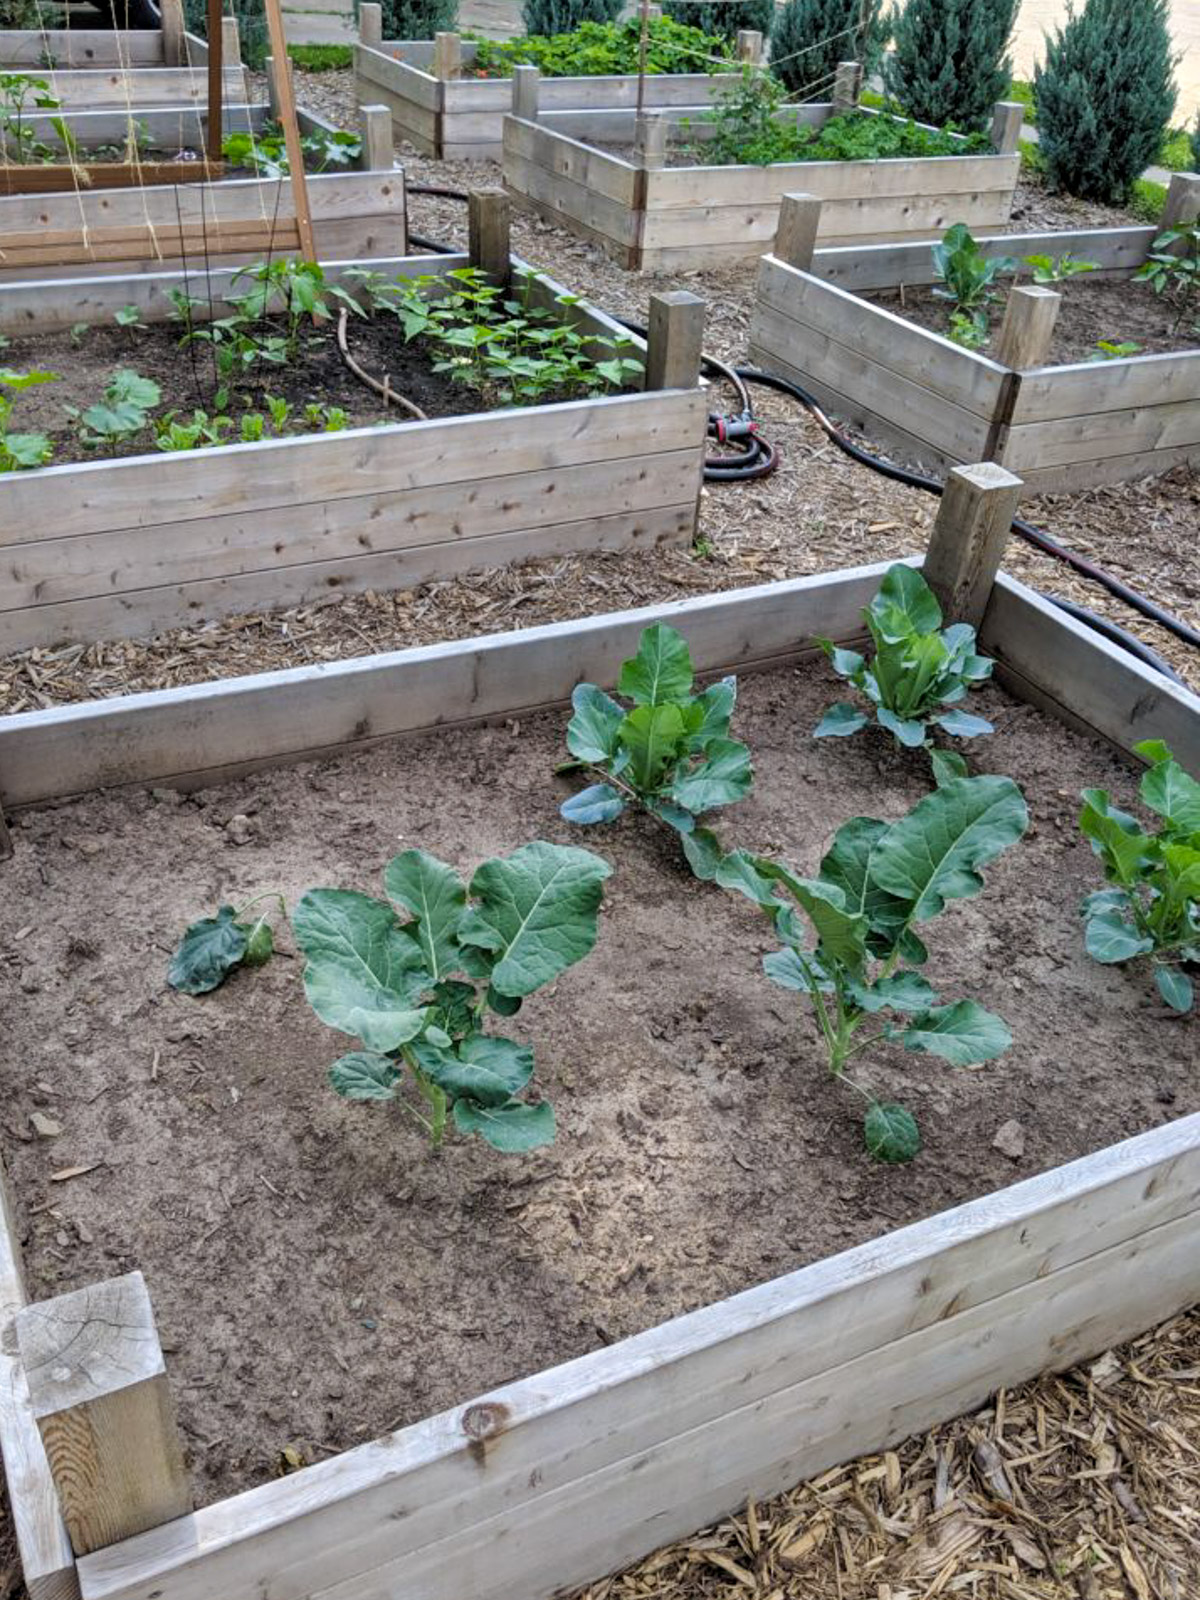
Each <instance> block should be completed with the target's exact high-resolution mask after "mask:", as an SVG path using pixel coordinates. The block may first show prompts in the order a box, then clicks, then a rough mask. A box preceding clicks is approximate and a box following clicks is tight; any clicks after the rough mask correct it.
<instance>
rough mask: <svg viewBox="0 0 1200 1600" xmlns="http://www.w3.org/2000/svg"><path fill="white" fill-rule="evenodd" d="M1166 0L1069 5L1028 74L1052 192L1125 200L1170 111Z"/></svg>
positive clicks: (1154, 152) (1153, 154)
mask: <svg viewBox="0 0 1200 1600" xmlns="http://www.w3.org/2000/svg"><path fill="white" fill-rule="evenodd" d="M1170 17H1171V12H1170V0H1087V4H1086V5H1085V6H1084V8H1083V10H1082V11H1080V12H1076V11H1074V10H1072V9H1070V8H1068V17H1067V21H1066V23H1065V25H1064V26H1063V27H1061V28H1058V29H1056V30H1055V33H1054V36H1053V37H1052V38H1047V40H1046V61H1045V65H1044V66H1039V67H1038V68H1037V69H1036V71H1035V73H1034V94H1035V96H1036V97H1037V108H1038V148H1039V149H1040V151H1041V153H1042V156H1043V159H1044V161H1045V166H1046V176H1047V178H1048V180H1049V182H1050V184H1051V185H1052V187H1054V188H1055V189H1065V190H1066V191H1067V193H1068V194H1074V195H1078V196H1079V197H1080V199H1082V200H1099V201H1104V202H1107V203H1117V204H1119V203H1120V202H1121V201H1123V200H1126V199H1127V198H1128V196H1129V192H1130V190H1131V189H1132V188H1133V183H1134V180H1135V179H1136V178H1138V177H1140V176H1141V174H1142V172H1143V170H1144V169H1145V168H1146V167H1148V166H1149V165H1150V163H1151V162H1152V161H1154V160H1155V159H1156V158H1157V156H1158V152H1159V150H1160V149H1161V147H1162V141H1163V135H1164V134H1165V133H1166V131H1167V127H1168V125H1169V123H1170V121H1171V113H1172V112H1173V111H1174V109H1175V98H1176V88H1175V71H1174V68H1175V57H1174V56H1173V55H1172V53H1171V29H1170Z"/></svg>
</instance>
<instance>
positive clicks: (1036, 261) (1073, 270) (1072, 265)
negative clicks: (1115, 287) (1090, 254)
mask: <svg viewBox="0 0 1200 1600" xmlns="http://www.w3.org/2000/svg"><path fill="white" fill-rule="evenodd" d="M1021 259H1022V260H1023V261H1024V263H1025V265H1026V266H1027V267H1032V268H1033V274H1032V276H1033V281H1034V283H1040V284H1045V285H1047V286H1048V285H1050V284H1052V283H1065V282H1066V281H1067V279H1068V278H1077V277H1078V276H1079V275H1080V273H1082V272H1096V271H1098V270H1099V267H1100V263H1099V262H1098V261H1081V260H1080V259H1079V257H1078V256H1073V255H1072V254H1071V252H1070V251H1069V250H1064V251H1063V253H1062V255H1061V256H1022V258H1021Z"/></svg>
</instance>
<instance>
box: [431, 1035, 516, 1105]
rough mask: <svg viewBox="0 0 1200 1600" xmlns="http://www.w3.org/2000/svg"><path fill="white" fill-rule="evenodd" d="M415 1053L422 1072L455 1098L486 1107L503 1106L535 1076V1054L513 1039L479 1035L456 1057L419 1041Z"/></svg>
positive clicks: (448, 1051) (472, 1038)
mask: <svg viewBox="0 0 1200 1600" xmlns="http://www.w3.org/2000/svg"><path fill="white" fill-rule="evenodd" d="M413 1053H414V1055H415V1056H416V1058H417V1060H418V1062H419V1063H420V1065H421V1068H422V1070H423V1071H424V1072H425V1073H426V1074H427V1075H428V1076H429V1077H430V1078H432V1079H433V1081H434V1083H436V1084H437V1086H438V1088H439V1089H442V1090H444V1091H445V1092H446V1094H448V1095H450V1097H451V1098H452V1099H458V1098H459V1097H461V1096H466V1098H467V1099H468V1100H477V1101H478V1102H479V1104H480V1105H484V1106H502V1105H504V1104H506V1103H507V1102H508V1101H509V1100H510V1099H511V1098H512V1096H513V1095H514V1094H516V1093H517V1091H518V1090H520V1089H523V1088H524V1087H525V1085H526V1084H527V1083H528V1082H529V1080H530V1078H531V1077H532V1076H533V1051H532V1050H531V1049H530V1048H529V1047H528V1046H527V1045H520V1044H516V1043H514V1042H513V1040H511V1039H499V1038H495V1037H493V1036H491V1035H489V1034H481V1033H476V1034H472V1035H470V1037H468V1038H466V1039H464V1040H463V1042H462V1044H461V1045H460V1046H459V1048H458V1052H457V1054H456V1053H454V1052H453V1051H450V1050H435V1049H433V1048H432V1047H427V1046H425V1045H424V1043H423V1042H421V1041H418V1043H417V1044H416V1045H414V1046H413Z"/></svg>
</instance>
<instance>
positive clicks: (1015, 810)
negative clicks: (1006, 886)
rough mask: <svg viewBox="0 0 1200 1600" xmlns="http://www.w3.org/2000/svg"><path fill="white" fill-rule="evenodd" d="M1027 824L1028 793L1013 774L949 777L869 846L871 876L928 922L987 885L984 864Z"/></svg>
mask: <svg viewBox="0 0 1200 1600" xmlns="http://www.w3.org/2000/svg"><path fill="white" fill-rule="evenodd" d="M1028 826H1029V812H1028V810H1027V808H1026V805H1025V799H1024V796H1023V795H1022V794H1021V791H1020V789H1018V788H1017V786H1016V784H1015V783H1014V782H1013V781H1012V779H1011V778H1001V777H996V776H992V775H988V776H986V777H980V778H952V779H951V780H950V781H949V782H948V783H944V784H943V785H942V786H941V788H939V789H935V790H934V791H933V793H932V794H928V795H926V796H925V798H924V799H923V800H919V801H918V802H917V804H916V805H915V806H914V807H913V809H912V810H911V811H910V812H909V813H908V815H907V816H905V817H901V818H900V820H899V821H898V822H894V823H893V824H892V826H891V827H890V828H889V829H888V830H887V833H886V834H884V836H883V837H882V838H881V839H880V840H879V841H878V843H877V844H876V845H875V847H874V849H873V851H872V852H871V867H870V871H871V877H872V879H873V881H874V882H875V883H877V884H878V885H879V887H880V888H881V889H883V890H885V891H886V892H887V893H888V894H892V895H895V896H896V897H897V898H898V899H901V900H904V901H905V902H906V903H907V904H908V905H909V906H910V907H911V912H910V916H911V918H912V920H913V921H916V922H925V921H927V920H928V919H929V918H930V917H936V916H937V915H938V913H939V912H941V911H943V910H944V909H945V905H946V902H947V901H948V900H962V899H966V898H969V897H970V896H971V895H975V894H978V893H979V891H980V890H981V889H982V888H983V879H982V877H981V876H980V871H979V869H980V868H981V867H984V866H986V865H987V863H988V862H989V861H993V860H995V858H996V857H997V856H998V855H1000V854H1001V853H1002V852H1003V851H1005V850H1007V849H1008V848H1009V846H1010V845H1013V844H1015V843H1016V842H1017V840H1018V839H1019V838H1020V837H1021V835H1022V834H1023V833H1024V832H1025V829H1026V828H1027V827H1028Z"/></svg>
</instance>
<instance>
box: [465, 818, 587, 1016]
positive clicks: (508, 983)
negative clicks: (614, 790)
mask: <svg viewBox="0 0 1200 1600" xmlns="http://www.w3.org/2000/svg"><path fill="white" fill-rule="evenodd" d="M611 871H612V868H611V867H610V866H609V864H608V862H607V861H603V860H601V858H600V857H599V856H595V855H593V854H592V853H591V851H590V850H577V849H575V848H573V847H571V846H567V845H557V844H546V843H545V842H544V841H543V840H535V842H534V843H533V844H527V845H523V846H522V847H521V849H519V850H515V851H514V852H513V854H512V855H510V856H503V857H501V858H499V859H498V860H495V861H485V862H484V863H483V865H482V866H481V867H480V868H479V869H478V871H477V872H476V873H475V876H474V877H473V878H472V879H471V889H470V893H471V899H472V900H475V901H478V904H477V905H475V906H471V907H470V908H469V909H468V910H467V911H466V913H465V914H464V916H463V919H462V922H461V923H460V925H459V935H458V936H459V939H460V940H462V941H463V942H464V943H466V944H470V945H475V946H478V947H479V948H480V949H483V950H486V951H488V952H489V954H490V955H491V956H492V959H493V963H494V964H493V967H492V987H493V988H494V989H495V990H496V991H497V993H499V994H503V995H508V996H519V995H527V994H532V993H533V991H534V990H535V989H540V988H541V986H542V984H544V983H549V982H550V980H551V979H552V978H556V977H557V976H558V975H559V973H560V972H564V971H565V970H566V969H567V968H568V967H570V966H573V965H574V963H575V962H576V961H581V960H582V959H583V957H584V956H586V955H587V953H588V951H589V950H590V949H591V948H592V946H593V945H594V944H595V942H596V913H597V911H598V909H599V906H600V897H601V895H602V894H603V892H604V880H605V878H607V877H608V875H609V873H610V872H611Z"/></svg>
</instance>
